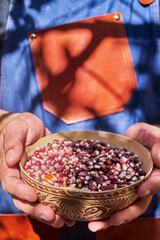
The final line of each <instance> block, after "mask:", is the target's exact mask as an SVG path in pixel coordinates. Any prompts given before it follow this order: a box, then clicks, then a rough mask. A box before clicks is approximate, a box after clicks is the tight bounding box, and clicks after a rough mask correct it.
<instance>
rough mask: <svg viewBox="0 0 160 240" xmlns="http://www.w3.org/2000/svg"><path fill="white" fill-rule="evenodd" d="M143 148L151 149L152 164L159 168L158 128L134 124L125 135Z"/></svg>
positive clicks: (159, 144) (159, 131) (159, 132)
mask: <svg viewBox="0 0 160 240" xmlns="http://www.w3.org/2000/svg"><path fill="white" fill-rule="evenodd" d="M125 136H127V137H130V138H132V139H134V140H136V141H138V142H140V143H141V144H143V145H144V146H146V147H148V148H150V149H151V155H152V159H153V162H154V164H155V165H156V166H157V167H158V168H160V151H159V149H160V128H159V127H156V126H153V125H149V124H146V123H136V124H134V125H133V126H131V127H130V128H129V129H128V130H127V131H126V133H125Z"/></svg>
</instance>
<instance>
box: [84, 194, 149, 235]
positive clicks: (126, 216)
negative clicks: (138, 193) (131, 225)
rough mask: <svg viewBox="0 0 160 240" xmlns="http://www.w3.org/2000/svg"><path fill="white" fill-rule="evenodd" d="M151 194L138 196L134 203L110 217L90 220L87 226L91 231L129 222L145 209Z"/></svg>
mask: <svg viewBox="0 0 160 240" xmlns="http://www.w3.org/2000/svg"><path fill="white" fill-rule="evenodd" d="M151 198H152V196H149V197H146V198H139V199H138V200H137V201H136V202H135V204H133V205H131V206H130V207H128V208H126V209H124V210H121V211H119V212H117V213H114V214H113V215H111V217H109V218H107V219H105V220H99V221H94V222H90V223H89V225H88V227H89V229H90V230H91V231H93V232H96V231H98V230H102V229H107V228H109V227H111V226H118V225H121V224H124V223H128V222H131V221H132V220H133V219H135V218H137V217H138V216H140V215H141V214H142V213H144V212H145V211H146V209H147V208H148V205H149V203H150V201H151Z"/></svg>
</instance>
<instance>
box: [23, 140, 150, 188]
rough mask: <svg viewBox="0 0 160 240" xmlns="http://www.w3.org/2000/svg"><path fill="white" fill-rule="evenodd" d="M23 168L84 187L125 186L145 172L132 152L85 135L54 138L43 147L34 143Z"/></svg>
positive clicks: (41, 178) (57, 183)
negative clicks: (34, 145) (72, 137)
mask: <svg viewBox="0 0 160 240" xmlns="http://www.w3.org/2000/svg"><path fill="white" fill-rule="evenodd" d="M24 170H25V171H26V172H27V173H28V174H29V175H30V176H31V177H32V178H34V179H35V180H37V181H40V182H42V183H45V184H50V185H53V186H55V187H75V188H79V189H83V190H85V191H104V190H112V189H116V188H121V187H125V186H128V185H131V184H132V183H134V182H136V181H138V180H140V179H142V178H143V177H144V176H145V175H146V173H145V171H144V170H143V169H142V162H141V161H139V160H138V156H137V155H136V154H135V153H133V152H129V151H128V150H127V149H124V148H123V149H118V148H112V147H111V146H110V145H109V144H105V143H104V142H102V141H99V140H88V139H85V140H78V141H76V142H74V141H72V140H63V141H59V140H57V139H54V140H53V141H52V142H51V143H48V144H47V146H46V147H45V146H41V147H37V149H36V151H35V152H34V153H33V154H32V155H31V156H29V158H28V161H27V162H26V165H25V166H24Z"/></svg>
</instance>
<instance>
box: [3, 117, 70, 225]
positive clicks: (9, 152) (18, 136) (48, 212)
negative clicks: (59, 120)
mask: <svg viewBox="0 0 160 240" xmlns="http://www.w3.org/2000/svg"><path fill="white" fill-rule="evenodd" d="M49 134H50V132H49V130H48V129H47V128H45V126H44V124H43V122H42V121H41V120H40V119H39V118H38V117H36V116H35V115H33V114H31V113H22V114H13V115H12V118H11V119H10V121H9V122H8V123H7V124H6V125H5V126H4V127H3V129H2V131H1V134H0V180H1V184H2V188H3V190H4V191H5V192H7V193H10V194H11V195H12V198H13V202H14V204H15V206H16V207H17V208H18V209H19V210H21V211H23V212H25V213H26V214H29V215H30V216H32V217H34V218H36V219H38V220H40V221H43V222H45V223H46V224H50V225H52V226H54V227H56V228H60V227H62V226H63V225H64V223H66V224H67V225H68V226H72V225H73V224H74V222H73V221H69V220H65V219H63V218H62V217H60V216H58V215H56V214H55V213H54V212H53V210H52V209H51V208H50V207H47V206H44V205H42V204H40V203H38V202H37V194H36V192H35V190H34V189H33V188H32V187H30V186H29V185H27V184H25V183H23V182H22V180H21V179H20V172H19V168H18V163H19V161H20V159H21V157H22V154H23V151H24V148H25V147H26V146H28V145H30V144H32V143H33V142H35V141H36V140H38V139H39V138H41V137H43V136H46V135H49Z"/></svg>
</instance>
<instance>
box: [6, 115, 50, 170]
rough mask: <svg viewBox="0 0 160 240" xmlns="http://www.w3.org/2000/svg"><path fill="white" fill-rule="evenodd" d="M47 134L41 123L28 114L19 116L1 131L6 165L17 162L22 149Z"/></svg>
mask: <svg viewBox="0 0 160 240" xmlns="http://www.w3.org/2000/svg"><path fill="white" fill-rule="evenodd" d="M46 132H48V131H47V130H46V129H45V127H44V125H43V123H42V121H41V120H40V119H39V118H37V117H36V116H34V115H33V114H30V113H24V114H21V115H19V116H18V117H16V118H14V119H13V120H12V121H10V122H9V123H8V124H7V125H6V126H5V127H4V128H3V130H2V135H3V142H4V144H3V147H4V153H5V158H6V163H7V165H9V166H13V165H15V164H16V163H17V162H19V160H20V158H21V156H22V154H23V150H24V147H26V146H28V145H29V144H31V143H33V142H35V141H36V140H37V139H39V138H40V137H42V136H44V135H45V134H46Z"/></svg>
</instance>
